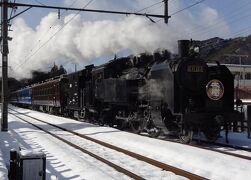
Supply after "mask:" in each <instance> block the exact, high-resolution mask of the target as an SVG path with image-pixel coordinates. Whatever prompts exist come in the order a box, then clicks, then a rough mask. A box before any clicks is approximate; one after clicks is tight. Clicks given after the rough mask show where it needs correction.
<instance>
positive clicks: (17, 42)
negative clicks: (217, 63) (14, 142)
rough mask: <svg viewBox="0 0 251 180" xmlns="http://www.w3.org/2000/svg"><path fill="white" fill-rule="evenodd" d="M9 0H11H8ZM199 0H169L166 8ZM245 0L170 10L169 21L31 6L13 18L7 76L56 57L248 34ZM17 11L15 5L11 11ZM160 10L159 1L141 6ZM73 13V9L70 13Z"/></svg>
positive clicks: (137, 5) (113, 2)
mask: <svg viewBox="0 0 251 180" xmlns="http://www.w3.org/2000/svg"><path fill="white" fill-rule="evenodd" d="M12 1H14V0H12ZM89 1H90V0H55V1H51V0H16V2H19V3H31V4H39V3H40V4H45V5H52V6H68V7H70V6H71V7H78V8H83V7H84V6H85V5H86V4H87V3H88V2H89ZM198 1H200V0H169V13H170V14H173V13H175V12H177V11H178V10H180V9H183V8H185V7H187V6H189V5H192V4H194V3H196V2H198ZM156 2H161V0H120V1H119V0H92V1H91V3H90V4H89V5H88V7H87V8H90V9H92V8H93V9H105V10H118V11H132V12H137V11H139V10H141V9H143V8H145V7H147V6H150V5H152V4H154V3H156ZM250 9H251V0H238V1H237V0H205V1H203V2H202V3H200V4H198V5H196V6H194V7H192V8H189V9H187V10H185V11H182V12H180V13H178V14H175V15H173V16H172V17H171V19H170V20H169V24H168V25H166V24H164V23H163V20H161V21H159V22H158V20H159V19H154V20H155V21H157V23H152V22H151V21H149V20H148V19H147V18H145V17H134V16H124V15H110V14H97V13H87V12H81V13H79V14H77V15H76V14H73V12H70V11H61V18H60V19H58V18H57V10H45V9H38V8H32V9H31V10H29V11H27V12H25V13H24V14H22V15H20V16H19V17H18V18H15V19H14V20H13V21H12V22H11V24H12V27H11V28H12V30H13V31H11V32H10V36H11V37H13V40H12V41H11V42H10V58H9V59H10V65H11V66H13V67H17V68H16V69H15V70H14V71H13V72H14V73H16V74H14V75H13V76H18V77H25V76H29V72H31V70H34V69H41V70H45V69H48V67H51V65H52V64H53V63H54V62H56V63H57V64H63V65H65V66H69V67H72V69H74V65H73V64H74V63H77V64H79V66H80V67H83V66H84V65H87V64H90V63H94V64H96V65H97V64H100V63H104V62H106V61H107V60H109V59H112V58H113V57H114V55H115V54H117V55H118V56H126V55H130V54H139V53H142V52H149V53H152V52H153V51H154V50H156V49H159V48H160V49H168V50H169V51H171V52H173V53H175V52H176V51H177V40H179V39H190V38H192V39H198V40H204V39H208V38H212V37H222V38H233V37H237V36H246V35H249V34H251V23H250V20H249V19H250V18H251V11H250ZM21 10H23V9H22V8H19V9H18V10H17V12H16V13H18V12H20V11H21ZM141 12H142V13H153V14H154V13H155V14H163V3H160V4H158V5H156V6H154V7H151V8H148V9H145V10H143V11H141ZM75 13H76V12H75Z"/></svg>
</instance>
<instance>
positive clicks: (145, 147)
mask: <svg viewBox="0 0 251 180" xmlns="http://www.w3.org/2000/svg"><path fill="white" fill-rule="evenodd" d="M17 109H18V110H19V111H22V112H23V113H27V114H28V115H30V116H34V117H37V118H41V119H43V120H44V121H48V122H51V123H55V124H58V125H60V126H62V127H65V128H68V129H71V130H74V131H77V132H78V133H82V134H84V135H88V136H90V137H92V138H97V139H99V140H102V141H105V142H107V143H110V144H113V145H116V146H119V147H121V148H125V149H128V150H130V151H133V152H136V153H138V154H141V155H145V156H147V157H150V158H153V159H156V160H159V161H161V162H164V163H167V164H170V165H173V166H175V167H178V168H181V169H185V170H187V171H190V172H192V173H195V174H198V175H200V176H203V177H206V178H209V179H251V172H250V168H251V161H248V160H243V159H239V158H237V157H232V156H228V155H223V154H221V153H217V152H212V151H207V150H203V149H199V148H195V147H188V146H184V145H182V144H177V143H171V142H166V141H162V140H158V139H153V138H148V137H142V136H139V135H136V134H132V133H127V132H123V131H119V130H117V129H114V128H110V127H99V126H96V125H92V124H88V123H84V122H77V121H74V120H71V119H67V118H62V117H57V116H52V115H47V114H44V113H40V112H35V111H31V110H27V109H20V108H17ZM9 117H10V118H9V132H8V133H6V132H1V133H0V141H1V143H0V148H1V150H2V151H3V155H4V159H5V161H8V158H9V157H8V154H9V149H10V148H13V147H15V148H18V147H19V146H21V147H24V148H31V147H32V148H34V149H40V150H41V149H42V150H43V151H44V152H46V155H47V177H48V179H49V178H50V177H51V176H52V175H57V176H58V177H59V179H81V178H82V179H83V178H84V179H112V178H113V179H122V178H126V177H124V176H123V174H120V173H117V172H116V171H114V170H113V169H112V168H109V167H107V166H104V165H102V163H100V162H98V161H96V160H95V159H93V158H90V157H89V156H87V155H86V156H84V157H79V155H78V153H79V152H78V151H77V150H74V149H70V148H69V147H66V145H64V144H62V143H60V142H58V140H55V139H53V138H51V137H50V136H49V135H46V134H45V133H42V132H41V131H38V130H37V129H36V128H32V127H31V126H28V125H27V124H25V123H23V122H21V121H18V120H17V119H16V118H14V117H13V116H11V115H10V116H9ZM239 136H240V135H238V137H239ZM236 137H237V136H235V135H234V134H233V135H231V136H230V142H232V140H233V139H234V138H236ZM243 139H245V140H243ZM241 140H242V142H241V143H242V144H244V145H245V146H249V147H251V140H250V139H247V138H246V135H242V138H241ZM236 142H237V143H238V142H240V141H237V140H236ZM153 173H154V172H153ZM94 175H95V176H94ZM163 178H165V179H166V178H168V177H159V179H163ZM170 179H171V178H170Z"/></svg>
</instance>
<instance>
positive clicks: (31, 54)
mask: <svg viewBox="0 0 251 180" xmlns="http://www.w3.org/2000/svg"><path fill="white" fill-rule="evenodd" d="M92 1H94V0H90V1H89V2H88V3H87V4H86V5H85V6H84V7H83V9H84V8H86V7H87V6H89V4H91V3H92ZM80 12H81V11H79V12H77V13H76V14H75V15H74V16H72V18H70V19H69V20H68V21H67V22H66V23H65V24H64V25H63V26H62V27H61V28H60V29H59V30H58V31H56V32H55V33H54V34H53V35H52V36H51V37H50V38H49V39H48V40H47V41H46V42H44V43H43V44H42V45H41V46H40V47H39V48H38V49H37V50H36V51H35V52H34V53H33V54H31V55H30V56H29V57H28V58H27V59H25V60H24V61H23V63H21V64H20V65H19V66H18V67H17V68H16V70H17V69H19V68H20V67H22V66H23V65H24V64H25V63H26V62H27V61H29V60H30V59H31V57H33V56H34V55H35V54H36V53H37V52H38V51H39V50H40V49H41V48H43V47H44V46H45V45H46V44H47V43H48V42H50V40H52V38H53V37H55V36H56V35H57V34H58V33H59V32H60V31H61V30H62V29H63V28H64V27H65V26H66V25H68V24H69V23H70V22H71V21H72V20H73V19H74V18H75V17H76V16H77V15H78V14H79V13H80Z"/></svg>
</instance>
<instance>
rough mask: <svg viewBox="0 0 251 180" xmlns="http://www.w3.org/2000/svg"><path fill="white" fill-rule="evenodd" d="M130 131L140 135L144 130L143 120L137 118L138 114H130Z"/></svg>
mask: <svg viewBox="0 0 251 180" xmlns="http://www.w3.org/2000/svg"><path fill="white" fill-rule="evenodd" d="M128 125H129V129H130V131H132V132H133V133H136V134H139V133H141V132H142V130H143V120H142V119H140V118H138V117H137V114H136V113H133V114H130V115H129V118H128Z"/></svg>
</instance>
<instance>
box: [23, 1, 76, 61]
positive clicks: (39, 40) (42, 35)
mask: <svg viewBox="0 0 251 180" xmlns="http://www.w3.org/2000/svg"><path fill="white" fill-rule="evenodd" d="M77 1H78V0H75V1H74V2H73V3H72V4H70V7H72V6H73V5H74V4H75V3H76V2H77ZM66 12H67V11H64V13H63V14H62V15H63V16H64V14H66ZM56 21H57V20H55V21H54V22H53V24H52V25H51V26H50V27H49V29H48V30H47V31H46V32H44V33H43V34H41V35H40V36H39V38H38V40H37V43H36V44H35V45H34V46H33V48H32V49H31V50H29V52H30V53H29V54H28V55H26V56H25V57H24V59H27V58H28V57H29V56H30V55H31V53H32V52H33V51H34V50H35V48H37V46H39V44H40V43H41V41H42V38H43V37H44V36H45V35H47V34H48V33H49V32H50V30H51V29H52V28H53V27H54V26H55V25H56Z"/></svg>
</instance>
